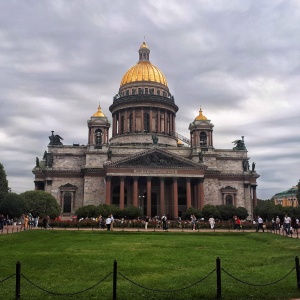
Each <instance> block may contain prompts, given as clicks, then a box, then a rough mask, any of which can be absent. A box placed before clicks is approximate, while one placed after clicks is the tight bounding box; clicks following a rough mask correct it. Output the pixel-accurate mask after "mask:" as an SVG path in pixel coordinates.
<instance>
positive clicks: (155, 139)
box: [152, 134, 158, 145]
mask: <svg viewBox="0 0 300 300" xmlns="http://www.w3.org/2000/svg"><path fill="white" fill-rule="evenodd" d="M152 141H153V144H154V145H157V142H158V137H157V136H156V135H155V134H153V135H152Z"/></svg>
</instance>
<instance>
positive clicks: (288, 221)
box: [283, 214, 291, 236]
mask: <svg viewBox="0 0 300 300" xmlns="http://www.w3.org/2000/svg"><path fill="white" fill-rule="evenodd" d="M283 228H284V230H285V233H286V236H288V235H289V234H290V230H291V218H290V217H289V216H288V215H287V214H286V215H285V217H284V219H283Z"/></svg>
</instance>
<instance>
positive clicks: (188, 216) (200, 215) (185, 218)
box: [182, 207, 202, 220]
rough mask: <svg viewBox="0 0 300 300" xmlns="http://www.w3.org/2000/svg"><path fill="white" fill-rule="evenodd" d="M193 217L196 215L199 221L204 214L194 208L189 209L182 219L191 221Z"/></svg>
mask: <svg viewBox="0 0 300 300" xmlns="http://www.w3.org/2000/svg"><path fill="white" fill-rule="evenodd" d="M191 215H195V217H196V218H197V219H199V218H202V212H201V210H200V209H196V208H194V207H189V208H188V209H187V210H186V211H185V212H184V213H183V214H182V219H183V220H189V219H190V217H191Z"/></svg>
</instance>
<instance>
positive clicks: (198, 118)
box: [195, 107, 207, 121]
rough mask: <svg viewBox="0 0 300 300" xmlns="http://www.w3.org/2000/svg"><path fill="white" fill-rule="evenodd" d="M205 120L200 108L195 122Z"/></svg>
mask: <svg viewBox="0 0 300 300" xmlns="http://www.w3.org/2000/svg"><path fill="white" fill-rule="evenodd" d="M206 120H207V118H206V117H205V116H204V115H203V113H202V109H201V107H200V110H199V115H198V116H197V117H196V118H195V121H206Z"/></svg>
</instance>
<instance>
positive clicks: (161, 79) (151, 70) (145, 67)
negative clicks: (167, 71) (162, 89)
mask: <svg viewBox="0 0 300 300" xmlns="http://www.w3.org/2000/svg"><path fill="white" fill-rule="evenodd" d="M137 81H152V82H157V83H161V84H163V85H165V86H168V82H167V79H166V77H165V75H164V74H163V73H162V72H161V71H160V70H159V68H157V67H156V66H154V65H152V64H151V63H150V62H147V61H143V62H138V63H137V64H136V65H135V66H133V67H132V68H130V69H129V70H128V71H127V72H126V73H125V75H124V76H123V78H122V81H121V86H123V85H124V84H127V83H132V82H137Z"/></svg>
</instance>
